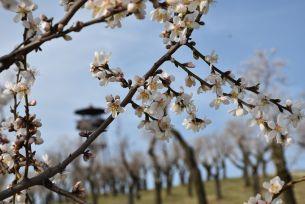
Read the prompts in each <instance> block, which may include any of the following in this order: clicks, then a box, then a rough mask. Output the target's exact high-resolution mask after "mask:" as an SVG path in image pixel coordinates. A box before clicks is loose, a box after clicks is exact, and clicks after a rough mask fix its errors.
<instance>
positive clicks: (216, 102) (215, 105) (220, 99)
mask: <svg viewBox="0 0 305 204" xmlns="http://www.w3.org/2000/svg"><path fill="white" fill-rule="evenodd" d="M229 103H230V101H229V99H228V97H226V96H219V97H217V98H215V99H214V100H213V101H212V102H211V103H210V107H211V108H215V109H216V110H217V109H218V108H219V107H220V105H221V104H224V105H228V104H229Z"/></svg>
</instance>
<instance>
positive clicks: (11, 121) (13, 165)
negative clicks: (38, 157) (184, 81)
mask: <svg viewBox="0 0 305 204" xmlns="http://www.w3.org/2000/svg"><path fill="white" fill-rule="evenodd" d="M18 65H19V66H18V68H17V69H16V81H15V82H14V83H13V82H7V83H6V84H5V89H4V90H3V93H2V94H3V97H5V98H7V99H13V101H14V104H13V105H12V106H11V112H12V116H11V117H8V118H6V119H5V120H3V122H2V123H1V125H0V153H1V154H0V172H1V174H6V173H11V172H12V171H16V169H19V168H20V167H22V166H25V161H26V157H27V156H26V155H23V154H22V151H21V150H22V149H23V148H25V147H26V146H30V145H32V144H36V145H40V144H42V143H43V139H42V137H41V133H40V131H39V128H40V127H41V126H42V124H41V121H40V119H37V117H36V115H35V114H30V113H29V110H28V109H27V110H26V111H25V112H26V114H25V115H24V116H22V115H21V114H20V113H19V111H18V110H17V109H18V107H19V105H20V104H21V103H22V101H23V99H24V100H25V99H26V102H25V106H27V107H30V106H35V105H36V101H35V100H32V101H28V94H29V93H30V89H31V87H32V86H33V84H34V81H35V78H36V74H37V71H36V70H35V69H31V68H29V67H24V66H23V64H18ZM10 101H11V100H10ZM12 134H14V136H15V140H13V141H11V139H9V138H10V137H9V136H10V135H12ZM32 156H33V155H31V157H32ZM33 165H35V162H34V163H33Z"/></svg>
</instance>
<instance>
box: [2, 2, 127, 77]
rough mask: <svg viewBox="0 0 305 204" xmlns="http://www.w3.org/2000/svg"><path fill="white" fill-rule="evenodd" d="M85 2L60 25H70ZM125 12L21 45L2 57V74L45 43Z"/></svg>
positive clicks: (79, 3) (51, 33)
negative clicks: (23, 56)
mask: <svg viewBox="0 0 305 204" xmlns="http://www.w3.org/2000/svg"><path fill="white" fill-rule="evenodd" d="M85 2H86V1H85V0H79V1H78V2H77V3H75V5H74V6H73V8H71V10H70V11H69V12H68V13H67V14H66V15H65V16H64V18H63V19H62V20H60V21H59V23H60V24H62V25H63V26H64V25H66V24H68V22H69V21H70V20H71V18H72V17H73V15H74V14H75V13H76V11H77V10H76V8H78V9H79V8H80V7H81V6H82V5H83V4H84V3H85ZM125 10H126V9H125V8H118V9H114V10H113V11H111V12H110V13H109V14H107V15H105V16H101V17H99V18H95V19H93V20H90V21H87V22H85V23H80V22H78V23H76V24H75V25H72V26H71V27H70V28H68V29H66V30H64V31H59V30H57V29H53V30H52V31H51V32H48V33H45V34H43V35H42V36H41V38H39V39H37V40H35V41H33V42H31V43H28V44H27V45H24V46H23V47H21V46H20V45H23V44H24V43H21V44H20V45H19V46H18V47H20V48H19V49H15V50H13V51H12V52H10V53H9V54H7V55H3V56H1V57H0V73H1V72H2V71H4V70H6V69H9V67H10V66H11V65H12V64H13V63H15V62H16V61H18V60H20V59H21V58H22V55H26V54H28V53H30V52H32V51H33V50H36V49H38V48H39V47H40V46H41V45H42V44H44V43H45V42H47V41H50V40H52V39H55V38H60V37H63V36H65V35H67V34H69V33H71V32H79V31H80V30H81V29H83V28H84V27H88V26H90V25H94V24H97V23H101V22H105V21H106V19H107V18H109V17H111V16H112V15H115V14H117V13H120V12H122V11H125ZM59 23H57V24H56V26H55V28H57V27H58V25H59Z"/></svg>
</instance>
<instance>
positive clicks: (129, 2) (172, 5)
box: [86, 0, 213, 44]
mask: <svg viewBox="0 0 305 204" xmlns="http://www.w3.org/2000/svg"><path fill="white" fill-rule="evenodd" d="M152 2H153V6H154V10H153V11H151V19H152V20H154V21H157V22H160V23H163V24H164V30H163V32H162V33H161V35H160V36H161V37H162V38H163V42H164V43H165V44H174V43H177V42H180V43H185V42H186V41H187V32H188V30H189V29H197V28H199V26H200V25H202V24H203V23H201V22H199V18H200V16H201V15H203V14H206V13H207V12H208V10H209V6H210V4H211V3H212V2H213V0H186V1H181V0H168V1H165V2H163V3H159V2H158V1H152ZM145 3H146V2H145V1H144V0H106V1H104V0H89V1H88V2H87V3H86V8H87V9H90V10H91V11H92V16H93V17H94V18H98V17H101V16H107V15H108V14H109V13H110V12H111V11H113V10H115V9H119V8H124V11H122V12H119V13H117V14H115V15H112V16H110V17H108V18H107V23H108V27H110V28H115V27H121V26H122V24H121V20H122V19H123V18H124V17H126V16H127V15H128V14H134V15H135V17H136V18H137V19H143V18H145V14H146V11H145V9H146V4H145Z"/></svg>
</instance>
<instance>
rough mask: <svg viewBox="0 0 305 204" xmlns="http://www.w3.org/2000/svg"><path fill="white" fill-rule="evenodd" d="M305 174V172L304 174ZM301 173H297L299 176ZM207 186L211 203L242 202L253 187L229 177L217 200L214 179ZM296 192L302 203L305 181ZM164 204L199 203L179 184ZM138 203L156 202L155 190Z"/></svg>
mask: <svg viewBox="0 0 305 204" xmlns="http://www.w3.org/2000/svg"><path fill="white" fill-rule="evenodd" d="M303 175H304V174H303ZM299 176H301V175H296V177H299ZM205 188H206V191H207V194H208V200H209V203H210V204H216V203H217V204H239V203H240V204H242V203H243V202H245V201H247V200H248V198H249V197H250V196H252V189H251V188H245V187H244V185H243V181H242V180H241V179H239V178H238V179H227V180H224V181H222V190H223V195H224V198H223V199H222V200H216V198H215V193H214V183H213V181H210V182H207V183H205ZM295 192H296V196H297V199H298V201H299V203H302V202H303V200H301V199H302V198H303V199H304V195H305V183H300V184H297V185H296V186H295ZM162 196H163V201H164V204H197V203H196V199H195V195H194V196H193V197H192V198H190V197H189V196H188V194H187V188H186V187H182V186H178V187H175V188H173V192H172V195H171V196H167V195H166V192H165V191H164V192H163V194H162ZM99 203H101V204H127V195H126V196H124V195H119V196H116V197H113V196H107V197H105V196H101V198H100V200H99ZM136 204H154V192H153V191H147V192H141V199H140V200H136Z"/></svg>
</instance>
